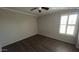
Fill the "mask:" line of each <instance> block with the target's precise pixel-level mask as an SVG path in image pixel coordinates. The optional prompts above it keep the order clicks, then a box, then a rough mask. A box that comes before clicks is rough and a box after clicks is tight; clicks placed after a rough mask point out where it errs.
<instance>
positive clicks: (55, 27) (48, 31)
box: [38, 11, 78, 44]
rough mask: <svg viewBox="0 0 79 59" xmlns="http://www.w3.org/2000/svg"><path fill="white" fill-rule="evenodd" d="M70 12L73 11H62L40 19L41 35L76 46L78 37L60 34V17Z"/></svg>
mask: <svg viewBox="0 0 79 59" xmlns="http://www.w3.org/2000/svg"><path fill="white" fill-rule="evenodd" d="M69 12H72V11H60V12H56V13H53V14H50V15H46V16H42V17H40V18H38V28H39V30H38V32H39V34H41V35H44V36H48V37H51V38H55V39H58V40H61V41H65V42H68V43H71V44H75V43H76V40H77V39H76V36H69V35H62V34H59V26H60V17H61V15H62V14H66V13H69ZM72 13H73V12H72ZM77 13H78V12H77ZM76 34H77V33H76Z"/></svg>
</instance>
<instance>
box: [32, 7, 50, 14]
mask: <svg viewBox="0 0 79 59" xmlns="http://www.w3.org/2000/svg"><path fill="white" fill-rule="evenodd" d="M42 9H43V10H49V8H48V7H35V8H32V9H31V11H33V10H37V11H38V12H39V13H41V12H42Z"/></svg>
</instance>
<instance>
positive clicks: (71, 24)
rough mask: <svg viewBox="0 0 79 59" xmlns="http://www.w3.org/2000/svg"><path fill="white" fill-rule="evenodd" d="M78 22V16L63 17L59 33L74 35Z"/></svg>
mask: <svg viewBox="0 0 79 59" xmlns="http://www.w3.org/2000/svg"><path fill="white" fill-rule="evenodd" d="M76 21H77V14H72V15H64V16H61V21H60V30H59V33H62V34H68V35H73V34H74V30H75V26H76Z"/></svg>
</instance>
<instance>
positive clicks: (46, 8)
mask: <svg viewBox="0 0 79 59" xmlns="http://www.w3.org/2000/svg"><path fill="white" fill-rule="evenodd" d="M41 8H42V9H45V10H49V8H48V7H41Z"/></svg>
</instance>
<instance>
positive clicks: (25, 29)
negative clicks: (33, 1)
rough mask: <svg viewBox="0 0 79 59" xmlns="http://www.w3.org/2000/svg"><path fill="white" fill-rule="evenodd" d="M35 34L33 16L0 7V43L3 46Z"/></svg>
mask: <svg viewBox="0 0 79 59" xmlns="http://www.w3.org/2000/svg"><path fill="white" fill-rule="evenodd" d="M35 34H37V19H36V17H33V16H28V15H25V14H20V13H16V12H12V11H8V10H1V9H0V44H1V46H2V47H3V46H5V45H8V44H11V43H14V42H16V41H19V40H21V39H24V38H27V37H30V36H32V35H35Z"/></svg>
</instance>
